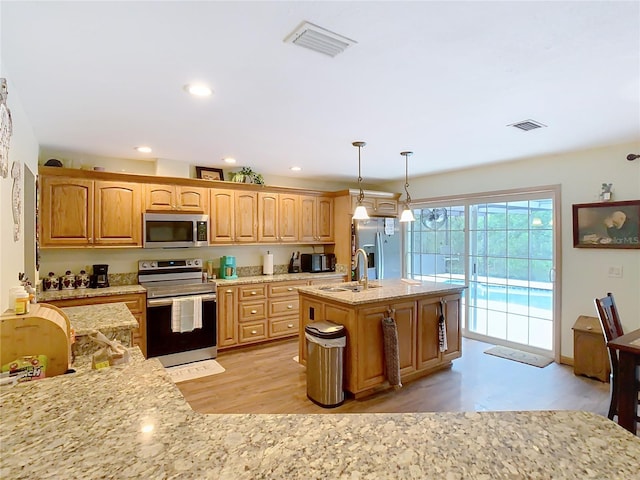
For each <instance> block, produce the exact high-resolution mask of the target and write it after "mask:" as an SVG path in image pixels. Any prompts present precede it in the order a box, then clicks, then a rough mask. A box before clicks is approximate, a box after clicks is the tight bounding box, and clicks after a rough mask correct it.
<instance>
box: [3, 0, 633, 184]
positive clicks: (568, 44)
mask: <svg viewBox="0 0 640 480" xmlns="http://www.w3.org/2000/svg"><path fill="white" fill-rule="evenodd" d="M0 8H1V9H2V10H1V12H0V15H1V21H2V38H1V40H2V66H3V71H4V73H3V75H5V76H8V77H9V78H10V79H11V81H12V84H13V85H14V88H15V90H16V91H17V95H18V96H19V98H20V100H21V102H22V104H23V108H24V110H25V111H26V114H27V116H28V118H29V120H30V122H31V124H32V126H33V129H34V132H35V135H36V137H37V139H38V141H39V143H40V144H41V146H43V147H45V148H48V149H58V150H68V151H77V152H83V153H85V154H92V155H100V156H108V157H116V158H134V159H136V158H145V156H144V155H142V154H139V153H137V152H135V151H134V150H133V147H134V146H137V145H141V144H148V145H150V146H151V147H152V148H153V153H152V154H150V156H152V157H154V158H155V157H157V158H163V159H172V160H180V161H185V162H189V163H191V164H194V165H204V166H212V167H222V166H223V163H222V158H223V157H227V156H232V157H235V158H236V159H237V160H238V164H237V165H238V166H245V165H246V166H251V167H253V168H254V169H255V170H257V171H259V172H261V173H263V174H265V175H269V174H272V175H285V176H291V175H294V174H293V173H292V172H290V171H289V170H288V169H289V167H290V166H292V165H299V166H301V167H302V168H303V170H302V172H300V173H299V174H297V175H301V176H303V177H306V178H309V177H318V178H322V179H327V180H330V179H333V180H345V179H346V180H352V179H355V177H356V176H357V158H358V156H357V149H355V148H354V147H353V146H351V142H353V141H355V140H364V141H366V142H367V146H366V147H365V148H364V149H363V150H362V176H363V178H364V180H365V183H371V182H376V181H383V180H389V179H399V178H403V177H404V157H402V156H401V155H400V152H401V151H402V150H413V151H414V152H415V153H414V155H413V157H411V159H410V164H409V172H410V175H412V176H417V175H421V174H429V173H434V172H438V171H443V170H450V169H458V168H464V167H468V166H473V165H479V164H483V163H489V162H499V161H507V160H513V159H519V158H526V157H531V156H538V155H544V154H550V153H559V152H567V151H572V150H579V149H585V148H590V147H597V146H604V145H610V144H616V143H623V142H632V141H636V140H638V139H639V138H640V98H639V97H640V27H639V25H640V2H637V1H633V2H611V1H605V2H597V1H596V2H583V1H568V2H544V1H539V2H518V1H511V2H482V1H471V2H453V1H448V2H416V1H413V2H399V1H394V2H381V1H376V2H366V1H355V2H322V1H321V2H300V1H297V2H281V1H278V2H267V1H263V2H241V1H235V2H218V1H215V2H214V1H208V2H207V1H200V2H186V1H180V2H152V1H146V2H132V1H128V2H57V1H47V2H30V1H20V2H7V1H3V2H2V3H1V7H0ZM304 20H306V21H309V22H312V23H315V24H317V25H320V26H322V27H324V28H326V29H329V30H331V31H333V32H336V33H339V34H342V35H344V36H346V37H349V38H351V39H354V40H356V41H357V42H358V43H357V44H356V45H355V46H352V47H350V48H348V49H347V50H346V51H345V52H344V53H342V54H340V55H338V56H336V57H335V58H331V57H328V56H325V55H322V54H319V53H316V52H312V51H309V50H306V49H303V48H300V47H297V46H294V45H291V44H289V43H285V42H284V41H283V40H284V38H285V37H286V36H287V35H288V34H289V33H291V32H292V31H293V30H294V29H295V28H296V27H297V26H298V25H299V24H300V22H302V21H304ZM195 80H199V81H203V82H206V83H208V84H209V85H211V87H212V88H213V89H214V91H215V93H214V95H213V96H212V97H210V98H208V99H197V98H193V97H190V96H189V95H187V94H186V93H185V92H184V90H183V86H184V85H185V84H187V83H189V82H193V81H195ZM9 107H11V91H9ZM527 119H533V120H536V121H539V122H541V123H543V124H545V125H547V126H548V127H547V128H543V129H538V130H533V131H530V132H523V131H520V130H517V129H515V128H513V127H507V125H509V124H512V123H515V122H518V121H521V120H527ZM630 153H631V152H630ZM635 153H640V152H635ZM225 168H227V166H225Z"/></svg>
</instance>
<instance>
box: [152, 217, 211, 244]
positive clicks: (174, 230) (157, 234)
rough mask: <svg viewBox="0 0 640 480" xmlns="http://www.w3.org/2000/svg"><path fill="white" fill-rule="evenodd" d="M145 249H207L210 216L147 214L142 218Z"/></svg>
mask: <svg viewBox="0 0 640 480" xmlns="http://www.w3.org/2000/svg"><path fill="white" fill-rule="evenodd" d="M142 225H143V227H142V228H143V230H142V246H143V247H144V248H184V247H206V246H208V245H209V216H208V215H193V214H190V213H145V214H143V216H142Z"/></svg>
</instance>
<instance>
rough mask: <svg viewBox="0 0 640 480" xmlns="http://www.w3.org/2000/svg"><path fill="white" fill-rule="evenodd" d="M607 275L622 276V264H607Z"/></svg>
mask: <svg viewBox="0 0 640 480" xmlns="http://www.w3.org/2000/svg"><path fill="white" fill-rule="evenodd" d="M609 276H610V277H612V278H622V265H609Z"/></svg>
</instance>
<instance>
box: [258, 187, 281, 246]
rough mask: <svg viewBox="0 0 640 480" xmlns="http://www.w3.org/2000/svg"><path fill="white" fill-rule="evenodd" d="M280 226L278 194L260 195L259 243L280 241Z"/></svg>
mask: <svg viewBox="0 0 640 480" xmlns="http://www.w3.org/2000/svg"><path fill="white" fill-rule="evenodd" d="M278 224H279V219H278V194H277V193H262V192H260V193H258V241H259V242H267V243H276V242H277V241H279V240H280V236H279V233H278Z"/></svg>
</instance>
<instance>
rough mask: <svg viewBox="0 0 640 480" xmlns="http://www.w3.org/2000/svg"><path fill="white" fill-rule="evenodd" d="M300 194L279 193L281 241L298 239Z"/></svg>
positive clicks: (279, 230) (279, 231)
mask: <svg viewBox="0 0 640 480" xmlns="http://www.w3.org/2000/svg"><path fill="white" fill-rule="evenodd" d="M298 202H299V197H298V195H294V194H288V193H280V194H278V217H279V218H278V240H280V241H281V242H297V241H298V223H299V222H298V210H299V208H298V205H299V203H298Z"/></svg>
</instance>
